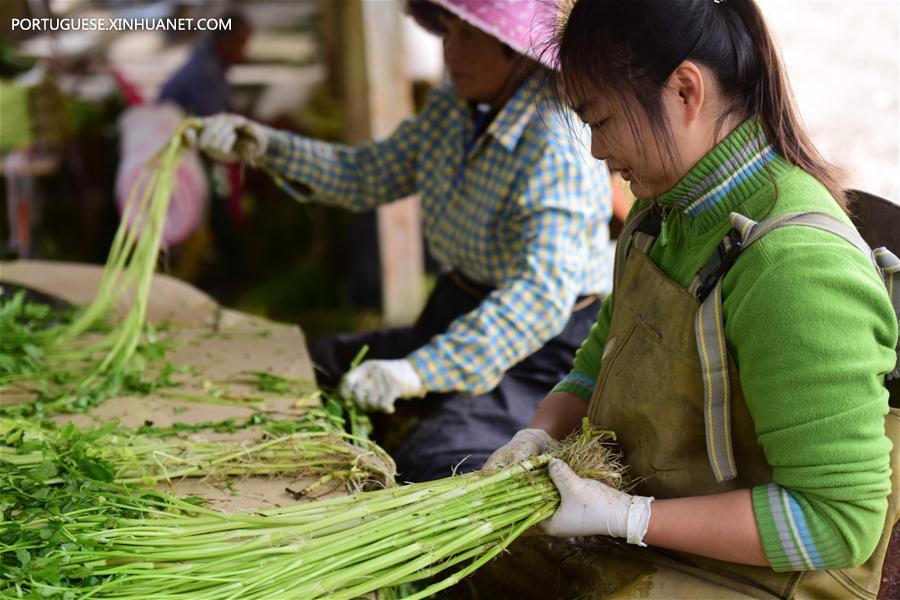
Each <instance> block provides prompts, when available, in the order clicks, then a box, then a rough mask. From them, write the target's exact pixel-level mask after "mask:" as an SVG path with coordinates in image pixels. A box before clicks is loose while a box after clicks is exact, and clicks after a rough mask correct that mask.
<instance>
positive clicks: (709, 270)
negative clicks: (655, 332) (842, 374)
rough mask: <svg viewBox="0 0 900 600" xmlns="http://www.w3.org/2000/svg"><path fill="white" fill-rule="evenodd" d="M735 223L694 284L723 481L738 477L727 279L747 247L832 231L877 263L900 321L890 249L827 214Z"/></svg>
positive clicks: (712, 454) (713, 459) (899, 285)
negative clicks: (805, 230) (772, 236)
mask: <svg viewBox="0 0 900 600" xmlns="http://www.w3.org/2000/svg"><path fill="white" fill-rule="evenodd" d="M730 219H731V225H732V229H731V231H729V233H728V235H727V236H726V237H725V239H724V240H723V241H722V243H721V244H720V245H719V247H718V248H717V249H716V252H715V253H714V254H713V256H712V257H711V258H710V260H709V261H707V263H706V264H705V265H704V266H703V268H701V269H700V271H699V272H698V274H697V277H695V279H694V282H693V283H692V284H691V286H690V290H691V292H692V293H694V294H695V295H696V296H697V298H698V300H699V301H700V302H701V304H700V308H699V310H697V314H696V316H695V317H694V333H695V336H696V340H697V352H698V354H699V356H700V365H701V375H702V379H703V392H704V412H703V415H704V423H705V428H706V452H707V454H708V456H709V464H710V467H711V468H712V471H713V475H714V476H715V478H716V481H719V482H722V481H729V480H731V479H734V478H735V477H736V476H737V467H736V465H735V462H734V451H733V447H732V439H731V386H730V381H729V376H728V353H727V349H726V340H725V323H724V320H723V317H722V281H723V279H724V275H725V274H726V273H727V272H728V269H730V268H731V266H732V265H733V264H734V262H735V261H736V260H737V258H738V256H739V255H740V253H741V252H742V251H743V249H745V248H747V246H749V245H751V244H753V243H755V242H757V241H759V239H760V238H762V237H763V236H764V235H766V234H768V233H769V232H771V231H774V230H775V229H779V228H781V227H787V226H797V225H801V226H806V227H813V228H815V229H820V230H822V231H827V232H829V233H832V234H834V235H836V236H838V237H840V238H843V239H844V240H846V241H847V242H849V243H850V244H852V245H853V246H854V247H855V248H857V249H858V250H860V251H861V252H863V253H864V254H866V255H867V256H868V257H869V258H870V260H872V263H873V265H874V266H875V267H876V269H878V271H879V272H880V273H881V274H882V276H883V277H884V279H885V284H886V286H887V289H888V294H889V296H890V298H891V303H892V305H893V307H894V313H895V314H896V315H897V316H898V320H900V259H898V258H897V257H896V256H895V255H894V254H893V253H891V252H890V251H889V250H887V249H886V248H878V249H876V250H875V251H874V252H873V251H872V250H871V249H870V248H869V246H868V244H867V243H866V242H865V240H863V239H862V236H860V235H859V232H857V231H856V230H855V229H854V228H853V227H850V226H848V225H846V224H845V223H843V222H841V221H839V220H838V219H836V218H835V217H832V216H831V215H828V214H826V213H822V212H795V213H786V214H783V215H779V216H777V217H773V218H771V219H766V220H765V221H762V222H760V223H757V222H756V221H753V220H751V219H748V218H747V217H745V216H743V215H740V214H738V213H731V215H730ZM897 355H898V362H897V366H896V367H895V368H894V370H893V371H892V372H891V373H889V374H888V376H887V377H888V379H891V378H895V377H900V345H898V348H897Z"/></svg>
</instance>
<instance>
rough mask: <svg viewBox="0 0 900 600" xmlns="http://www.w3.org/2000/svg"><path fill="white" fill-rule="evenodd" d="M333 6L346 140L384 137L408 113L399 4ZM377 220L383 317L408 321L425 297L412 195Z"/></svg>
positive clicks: (347, 0)
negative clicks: (339, 34)
mask: <svg viewBox="0 0 900 600" xmlns="http://www.w3.org/2000/svg"><path fill="white" fill-rule="evenodd" d="M339 4H340V5H341V12H342V13H343V14H342V15H341V17H340V18H341V21H342V23H343V31H342V35H343V42H344V44H343V48H342V53H343V57H342V61H341V62H342V63H343V67H344V68H343V72H344V73H343V91H344V99H345V107H346V121H345V125H346V131H347V133H348V135H347V141H348V142H349V143H355V142H359V141H362V140H366V139H371V138H381V137H385V136H387V135H388V134H390V133H391V132H392V131H393V130H394V129H395V128H396V127H397V125H399V124H400V122H401V121H402V120H403V119H404V118H406V117H408V116H410V115H411V114H412V112H413V106H412V86H411V85H410V82H409V80H408V78H407V76H406V72H405V67H404V62H405V61H404V47H403V18H404V17H403V15H402V13H401V3H400V2H384V1H382V0H344V1H342V2H340V3H339ZM377 220H378V243H379V254H380V260H381V289H382V291H381V297H382V313H383V317H384V321H385V324H388V325H395V324H402V323H410V322H412V321H413V320H414V319H415V317H416V315H418V313H419V311H420V310H421V308H422V305H423V303H424V296H425V293H424V274H423V265H424V260H423V252H422V235H421V219H420V217H419V201H418V198H415V197H411V198H406V199H404V200H400V201H397V202H392V203H391V204H389V205H387V206H383V207H381V208H379V209H378V215H377Z"/></svg>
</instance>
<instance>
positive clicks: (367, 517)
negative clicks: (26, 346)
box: [0, 429, 622, 599]
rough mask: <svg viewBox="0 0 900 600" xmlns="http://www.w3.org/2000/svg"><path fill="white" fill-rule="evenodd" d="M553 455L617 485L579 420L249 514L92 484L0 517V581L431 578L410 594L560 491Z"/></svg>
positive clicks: (49, 591) (276, 585)
mask: <svg viewBox="0 0 900 600" xmlns="http://www.w3.org/2000/svg"><path fill="white" fill-rule="evenodd" d="M552 456H559V457H560V458H563V459H564V460H566V461H567V462H569V464H571V465H572V466H573V468H574V469H575V470H576V472H577V473H579V474H580V475H582V476H587V477H592V478H595V479H600V480H602V481H605V482H606V483H608V484H610V485H614V486H616V487H621V485H622V470H621V468H620V467H619V466H618V463H617V462H616V458H615V455H614V454H613V451H612V449H611V446H610V437H609V436H608V435H607V434H606V433H605V432H599V431H596V430H591V429H587V430H585V431H584V432H583V433H581V434H579V435H577V436H575V437H573V438H571V439H570V440H567V442H565V443H564V444H562V445H561V446H560V447H559V448H557V449H555V450H554V451H553V452H551V453H550V454H548V455H543V456H540V457H534V458H533V459H530V460H528V461H525V462H523V463H522V464H520V465H517V466H514V467H511V468H508V469H504V470H502V471H499V472H497V473H482V472H477V473H469V474H466V475H462V476H457V477H450V478H447V479H442V480H439V481H434V482H428V483H420V484H414V485H407V486H402V487H397V488H388V489H384V490H379V491H373V492H365V493H359V494H356V495H353V496H345V497H339V498H331V499H323V500H318V501H313V502H309V503H306V504H298V505H296V506H291V507H286V508H278V509H272V510H265V511H256V512H253V513H241V514H223V513H219V512H217V511H212V510H208V509H205V508H203V507H200V506H195V505H193V504H191V503H190V502H186V501H184V500H176V499H174V498H170V497H165V496H162V495H147V494H137V493H134V492H131V493H127V492H124V491H123V492H114V491H111V490H99V491H100V493H102V496H103V498H104V500H103V503H101V504H99V505H97V506H90V507H86V506H80V505H78V504H77V503H76V504H74V505H72V506H64V507H60V508H59V509H58V510H57V511H54V512H53V513H52V514H48V513H46V512H45V513H42V514H10V515H8V516H7V520H6V522H7V523H13V524H14V530H13V531H14V532H15V533H16V534H17V535H18V537H15V536H9V532H8V531H4V533H3V534H2V536H3V539H2V543H4V544H8V546H7V547H8V548H12V549H14V551H15V552H16V553H17V556H18V557H19V564H15V565H9V562H12V561H10V560H9V558H8V555H7V554H4V558H3V561H4V564H5V566H6V565H9V566H10V567H11V568H9V569H7V572H8V573H9V575H8V576H6V578H5V580H0V593H2V594H7V595H12V596H15V595H17V594H19V595H28V594H32V593H35V594H40V595H55V594H58V595H61V596H63V597H65V596H66V595H70V596H71V597H74V596H75V595H82V594H83V595H84V596H85V597H92V598H148V597H154V598H173V599H174V598H185V599H186V598H209V599H212V598H273V597H296V598H326V597H327V598H354V597H357V596H360V595H363V594H366V593H369V592H372V591H375V590H378V589H380V588H385V587H389V586H398V585H403V584H407V583H410V582H416V581H422V580H429V581H430V582H431V583H429V584H428V585H427V587H424V588H423V589H421V590H420V591H418V592H416V593H415V594H414V595H413V596H410V597H415V598H424V597H426V596H429V595H431V594H433V593H435V592H437V591H439V590H441V589H444V588H446V587H449V586H450V585H453V584H454V583H456V582H458V581H459V580H460V579H462V578H463V577H465V576H466V575H468V574H469V573H471V572H473V571H474V570H476V569H478V568H479V567H480V566H481V565H483V564H484V563H486V562H487V561H489V560H490V559H491V558H493V557H495V556H496V555H497V554H499V553H500V552H502V551H503V549H504V548H506V547H507V546H508V545H509V544H510V543H511V542H512V541H513V540H514V539H516V538H517V537H518V536H519V535H521V534H522V533H523V532H524V531H525V530H526V529H528V528H529V527H531V526H532V525H534V524H536V523H538V522H539V521H541V520H542V519H544V518H546V517H549V516H550V515H552V514H553V512H554V511H555V509H556V506H557V504H558V502H559V496H558V493H557V491H556V488H555V486H554V485H553V483H552V481H551V480H550V478H549V475H548V474H547V470H546V465H547V463H548V462H549V461H550V459H551V457H552ZM103 504H105V505H107V506H110V507H112V509H113V510H112V512H111V513H110V512H105V511H103V510H102V506H103ZM43 530H47V533H42V532H43ZM44 536H46V538H47V539H55V540H56V543H53V544H50V543H47V542H46V540H43V539H40V538H42V537H44ZM54 536H56V537H55V538H54ZM21 553H28V554H27V558H25V557H24V554H23V555H21V556H19V554H21ZM23 559H24V562H27V564H28V565H29V566H30V569H26V568H25V565H24V564H23ZM51 566H52V568H50V567H51Z"/></svg>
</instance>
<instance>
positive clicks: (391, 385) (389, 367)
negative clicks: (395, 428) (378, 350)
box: [340, 360, 426, 413]
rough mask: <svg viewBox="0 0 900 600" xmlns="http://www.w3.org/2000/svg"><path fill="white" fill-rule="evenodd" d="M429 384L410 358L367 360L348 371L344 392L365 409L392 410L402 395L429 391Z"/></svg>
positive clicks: (341, 391)
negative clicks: (410, 361)
mask: <svg viewBox="0 0 900 600" xmlns="http://www.w3.org/2000/svg"><path fill="white" fill-rule="evenodd" d="M425 391H426V390H425V386H424V384H423V383H422V380H421V379H419V375H418V374H417V373H416V372H415V370H413V368H412V365H411V364H410V363H409V361H406V360H366V361H363V363H362V364H361V365H359V366H358V367H356V368H355V369H353V370H351V371H350V372H349V373H347V374H346V375H345V376H344V378H343V380H342V381H341V386H340V393H341V395H342V396H344V397H345V398H353V400H354V401H355V402H356V403H357V404H359V405H360V406H361V407H362V408H363V409H365V410H369V411H378V412H386V413H392V412H394V402H395V401H396V400H397V399H398V398H413V397H417V396H422V395H424V394H425Z"/></svg>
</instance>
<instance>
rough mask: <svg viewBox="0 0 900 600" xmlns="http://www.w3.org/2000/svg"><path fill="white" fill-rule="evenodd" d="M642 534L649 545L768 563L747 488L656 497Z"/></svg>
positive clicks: (751, 562)
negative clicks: (644, 531)
mask: <svg viewBox="0 0 900 600" xmlns="http://www.w3.org/2000/svg"><path fill="white" fill-rule="evenodd" d="M650 507H651V514H650V526H649V528H648V529H647V534H646V535H645V536H644V543H646V544H647V545H649V546H658V547H660V548H668V549H669V550H678V551H681V552H689V553H691V554H698V555H700V556H708V557H710V558H717V559H719V560H725V561H728V562H734V563H742V564H748V565H758V566H769V561H768V559H767V558H766V554H765V551H764V550H763V545H762V540H760V537H759V531H758V530H757V527H756V517H755V515H754V514H753V500H752V496H751V492H750V490H746V489H745V490H735V491H733V492H726V493H724V494H713V495H710V496H691V497H688V498H673V499H669V500H655V501H654V502H653V503H652V504H651V505H650Z"/></svg>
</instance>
